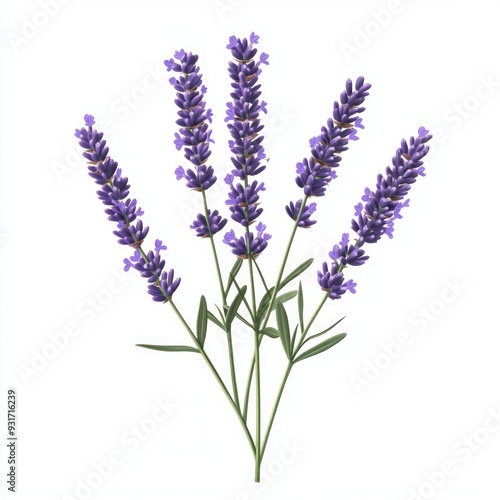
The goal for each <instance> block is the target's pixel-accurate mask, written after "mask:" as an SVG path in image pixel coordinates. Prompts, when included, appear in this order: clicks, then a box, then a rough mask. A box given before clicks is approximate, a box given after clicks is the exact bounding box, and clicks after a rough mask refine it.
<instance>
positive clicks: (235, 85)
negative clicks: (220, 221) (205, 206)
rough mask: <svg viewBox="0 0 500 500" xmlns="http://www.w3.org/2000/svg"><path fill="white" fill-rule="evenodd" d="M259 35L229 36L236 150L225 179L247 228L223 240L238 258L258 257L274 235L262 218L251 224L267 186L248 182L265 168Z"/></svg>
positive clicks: (229, 113)
mask: <svg viewBox="0 0 500 500" xmlns="http://www.w3.org/2000/svg"><path fill="white" fill-rule="evenodd" d="M258 40H259V37H258V36H257V35H256V34H255V33H252V34H251V35H250V37H249V39H246V38H243V39H240V38H236V37H235V36H232V37H230V39H229V44H228V45H227V48H228V49H229V50H230V51H231V54H232V56H233V58H234V61H231V62H229V69H228V70H229V76H230V78H231V80H232V83H231V87H232V92H231V97H232V99H233V101H232V102H229V103H227V110H226V118H225V121H226V122H229V123H228V129H229V132H230V134H231V137H232V139H231V140H230V141H229V148H230V150H231V152H232V153H233V156H232V157H231V161H232V163H233V166H234V169H233V170H232V171H231V174H228V175H227V176H226V178H225V179H224V180H225V182H226V184H228V185H229V187H230V191H229V198H228V200H227V201H226V204H227V205H228V206H229V210H230V212H231V218H232V219H233V220H234V221H236V222H237V223H238V224H241V225H242V226H243V227H245V228H246V233H245V235H244V236H241V237H237V236H236V234H235V232H234V231H233V230H231V231H229V232H228V233H226V235H225V237H224V243H226V244H227V245H229V246H230V247H231V248H232V252H233V254H235V255H236V256H237V257H239V258H243V259H247V258H252V259H254V258H256V257H257V256H258V255H259V254H260V253H261V252H262V251H263V250H264V249H265V248H266V247H267V242H268V241H269V239H270V238H271V235H269V234H267V233H265V230H266V226H265V225H264V224H262V223H261V222H260V223H259V224H257V226H256V233H253V232H251V231H250V230H249V229H248V228H249V226H251V225H252V224H253V223H254V222H255V221H256V219H257V218H258V217H259V216H260V215H261V213H262V211H263V209H262V208H260V207H259V204H260V202H259V198H260V197H259V193H260V192H261V191H264V190H265V187H264V183H262V182H261V183H259V182H257V181H256V180H254V181H253V182H251V183H250V182H249V179H248V178H249V177H250V176H255V175H258V174H260V173H261V172H262V171H263V170H264V169H265V168H266V166H265V164H264V163H263V162H262V160H264V159H265V157H266V155H265V153H264V148H263V146H262V141H263V139H264V137H263V136H262V135H260V134H259V133H260V132H261V131H262V129H263V128H264V126H263V125H262V124H261V122H260V119H259V114H260V112H261V111H262V112H263V113H266V112H267V110H266V103H265V101H260V100H259V97H260V95H261V92H260V84H258V80H259V75H260V73H261V72H262V69H261V65H262V64H269V63H268V61H267V59H268V57H269V56H268V55H267V54H265V53H261V54H260V56H259V60H258V61H255V59H254V58H255V56H256V54H257V49H256V48H255V45H256V44H257V43H258Z"/></svg>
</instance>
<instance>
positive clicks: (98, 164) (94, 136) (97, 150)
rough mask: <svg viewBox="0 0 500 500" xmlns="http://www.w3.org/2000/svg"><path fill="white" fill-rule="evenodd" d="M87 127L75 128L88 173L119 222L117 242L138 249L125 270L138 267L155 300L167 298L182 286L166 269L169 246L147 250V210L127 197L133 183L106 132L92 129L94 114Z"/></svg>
mask: <svg viewBox="0 0 500 500" xmlns="http://www.w3.org/2000/svg"><path fill="white" fill-rule="evenodd" d="M84 120H85V125H86V126H85V127H82V128H80V129H76V131H75V136H76V137H77V138H78V139H79V144H80V146H81V147H82V148H83V149H84V150H85V151H84V153H83V156H84V158H86V159H87V160H88V164H89V166H88V170H89V175H90V177H92V178H93V179H94V181H95V182H96V184H98V185H99V186H100V190H99V191H97V196H98V197H99V199H100V200H101V201H102V202H103V204H104V205H106V209H105V213H106V214H107V215H108V219H109V220H111V221H113V222H116V225H117V230H115V231H113V233H114V234H115V236H117V237H118V243H120V244H122V245H128V246H131V247H132V248H134V249H135V253H134V255H133V256H132V257H131V258H130V260H129V259H125V270H126V271H128V270H129V269H130V268H131V267H133V268H134V269H137V270H138V271H139V272H140V274H141V276H143V277H144V278H147V279H148V283H149V285H148V292H149V293H150V294H151V295H152V298H153V300H154V301H156V302H167V301H168V300H170V298H171V297H172V295H173V294H174V292H175V290H176V289H177V287H178V286H179V283H180V281H181V280H180V278H177V279H174V271H173V270H170V271H169V272H166V271H164V270H163V268H164V267H165V261H164V260H162V259H161V257H160V250H166V248H167V247H166V246H164V245H163V244H162V242H161V241H160V240H156V243H155V252H151V251H150V252H148V254H145V253H144V252H143V251H142V248H141V245H142V244H143V242H144V240H145V238H146V236H147V235H148V232H149V227H144V225H143V222H142V220H141V219H140V217H141V216H142V215H143V214H144V212H143V211H142V210H141V208H139V207H138V206H137V200H135V199H131V198H129V197H128V195H129V190H130V184H129V183H128V178H127V177H122V172H121V169H120V168H118V163H117V162H115V161H114V160H113V159H112V158H110V157H109V156H108V152H109V148H108V147H107V146H106V141H105V140H103V133H102V132H97V131H96V130H94V129H93V125H94V123H95V121H94V117H93V116H91V115H85V117H84Z"/></svg>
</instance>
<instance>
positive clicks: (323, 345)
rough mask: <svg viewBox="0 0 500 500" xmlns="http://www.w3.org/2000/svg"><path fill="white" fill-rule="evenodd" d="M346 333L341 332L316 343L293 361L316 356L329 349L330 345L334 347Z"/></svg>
mask: <svg viewBox="0 0 500 500" xmlns="http://www.w3.org/2000/svg"><path fill="white" fill-rule="evenodd" d="M346 335H347V333H339V334H338V335H335V336H333V337H330V338H329V339H326V340H323V342H320V343H319V344H318V345H315V346H314V347H311V348H310V349H308V350H307V351H305V352H303V353H302V354H301V355H300V356H298V357H297V358H295V359H294V360H293V362H294V363H297V362H298V361H302V360H303V359H306V358H310V357H311V356H316V354H319V353H321V352H323V351H326V350H327V349H330V347H333V346H334V345H335V344H338V343H339V342H340V341H341V340H342V339H343V338H344V337H345V336H346Z"/></svg>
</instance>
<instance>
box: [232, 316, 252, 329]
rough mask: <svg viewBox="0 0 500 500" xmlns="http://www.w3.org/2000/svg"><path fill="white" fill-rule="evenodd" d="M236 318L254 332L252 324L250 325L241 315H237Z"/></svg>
mask: <svg viewBox="0 0 500 500" xmlns="http://www.w3.org/2000/svg"><path fill="white" fill-rule="evenodd" d="M236 317H237V318H238V319H239V320H240V321H241V322H242V323H245V325H247V326H249V327H250V328H251V329H252V330H253V325H252V323H249V322H248V321H247V320H246V319H245V318H244V317H243V316H242V315H241V314H240V313H236Z"/></svg>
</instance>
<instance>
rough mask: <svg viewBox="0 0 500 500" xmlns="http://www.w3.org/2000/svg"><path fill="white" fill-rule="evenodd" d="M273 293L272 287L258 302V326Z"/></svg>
mask: <svg viewBox="0 0 500 500" xmlns="http://www.w3.org/2000/svg"><path fill="white" fill-rule="evenodd" d="M273 292H274V286H273V287H272V288H270V289H269V291H268V292H266V293H265V294H264V296H263V297H262V300H261V301H260V304H259V307H258V308H257V318H256V319H257V324H258V325H260V324H261V323H262V320H263V319H264V316H265V314H266V311H267V306H268V305H269V301H270V300H271V297H272V295H273Z"/></svg>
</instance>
